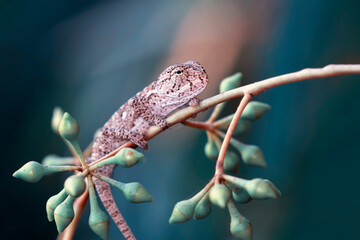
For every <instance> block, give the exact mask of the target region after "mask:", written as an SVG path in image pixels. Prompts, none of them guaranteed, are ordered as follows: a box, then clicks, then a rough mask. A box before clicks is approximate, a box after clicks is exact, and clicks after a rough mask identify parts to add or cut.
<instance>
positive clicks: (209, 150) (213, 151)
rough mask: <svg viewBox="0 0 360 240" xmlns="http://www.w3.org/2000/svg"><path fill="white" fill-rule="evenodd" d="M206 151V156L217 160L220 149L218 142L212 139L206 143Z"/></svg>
mask: <svg viewBox="0 0 360 240" xmlns="http://www.w3.org/2000/svg"><path fill="white" fill-rule="evenodd" d="M204 152H205V155H206V157H208V158H209V159H211V160H216V159H217V157H218V155H219V149H218V147H217V145H216V143H215V142H214V141H213V140H211V139H209V141H208V142H207V143H206V144H205V148H204Z"/></svg>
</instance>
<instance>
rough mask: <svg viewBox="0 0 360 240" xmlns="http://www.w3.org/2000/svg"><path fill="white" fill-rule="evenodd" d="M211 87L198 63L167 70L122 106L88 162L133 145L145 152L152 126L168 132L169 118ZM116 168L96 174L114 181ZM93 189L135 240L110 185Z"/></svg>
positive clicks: (100, 183) (102, 132)
mask: <svg viewBox="0 0 360 240" xmlns="http://www.w3.org/2000/svg"><path fill="white" fill-rule="evenodd" d="M207 84H208V75H207V73H206V72H205V70H204V68H203V67H202V66H201V65H200V63H199V62H197V61H187V62H185V63H182V64H175V65H171V66H169V67H167V68H166V69H165V70H164V71H163V72H162V73H161V74H160V75H159V77H158V79H157V80H156V81H154V82H152V83H151V84H150V85H149V86H147V87H145V88H144V89H143V90H142V91H140V92H138V93H137V94H136V95H135V96H134V97H132V98H130V99H129V100H128V101H127V102H126V103H125V104H124V105H122V106H121V107H120V108H119V109H118V110H117V111H116V112H115V113H114V114H113V115H112V116H111V118H110V119H109V120H108V121H107V122H106V123H105V125H104V126H103V127H102V129H101V130H100V132H99V133H98V135H97V137H96V139H95V141H94V144H93V148H92V154H91V156H90V158H88V159H87V162H88V163H91V162H93V161H95V160H97V159H100V158H101V157H103V156H105V155H107V154H109V153H110V152H112V151H113V150H115V149H117V148H118V147H120V146H121V145H123V144H124V143H126V142H128V141H131V142H132V143H134V144H135V145H136V146H138V147H140V148H142V149H144V150H146V149H147V148H148V143H147V141H146V139H145V134H146V131H147V129H149V128H150V127H151V126H158V127H161V128H162V129H163V130H165V129H167V128H168V124H167V122H166V117H167V116H168V115H170V114H171V113H172V112H174V111H176V110H178V109H180V108H182V107H184V106H197V105H199V102H200V100H199V99H197V98H196V97H197V96H198V95H199V94H200V93H201V92H202V91H203V90H204V89H205V87H206V86H207ZM114 167H115V165H107V166H104V167H101V168H99V169H97V170H95V171H96V173H98V174H101V175H104V176H107V177H111V176H112V172H113V169H114ZM93 180H94V185H95V187H96V190H97V192H98V194H99V197H100V199H101V201H102V203H103V205H104V207H105V208H106V210H107V211H108V213H109V215H110V217H111V218H112V219H113V221H114V222H115V224H116V225H117V226H118V228H119V229H120V231H121V232H122V234H123V235H124V237H125V238H126V239H135V238H134V237H133V234H132V232H131V230H130V228H129V227H128V225H127V223H126V221H125V220H124V218H123V217H122V215H121V213H120V211H119V209H118V207H117V205H116V203H115V201H114V198H113V196H112V194H111V190H110V186H109V184H107V183H105V182H103V181H101V180H99V179H97V178H94V179H93Z"/></svg>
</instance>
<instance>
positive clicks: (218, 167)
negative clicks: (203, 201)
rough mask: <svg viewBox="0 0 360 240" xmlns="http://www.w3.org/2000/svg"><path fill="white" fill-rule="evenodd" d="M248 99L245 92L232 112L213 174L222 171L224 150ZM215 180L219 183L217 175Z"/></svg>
mask: <svg viewBox="0 0 360 240" xmlns="http://www.w3.org/2000/svg"><path fill="white" fill-rule="evenodd" d="M250 99H251V95H250V94H249V93H246V94H245V95H244V97H243V98H242V99H241V101H240V104H239V106H238V108H237V109H236V112H235V114H234V117H233V119H232V120H231V122H230V126H229V128H228V129H227V131H226V135H225V138H224V141H223V143H222V144H221V148H220V152H219V156H218V159H217V161H216V171H215V176H221V175H222V174H223V173H224V159H225V154H226V150H227V148H228V146H229V143H230V140H231V136H232V135H233V133H234V130H235V127H236V124H237V123H238V121H239V118H240V116H241V113H242V112H243V111H244V109H245V107H246V105H247V104H248V102H249V101H250ZM216 182H217V183H219V178H218V177H217V178H216Z"/></svg>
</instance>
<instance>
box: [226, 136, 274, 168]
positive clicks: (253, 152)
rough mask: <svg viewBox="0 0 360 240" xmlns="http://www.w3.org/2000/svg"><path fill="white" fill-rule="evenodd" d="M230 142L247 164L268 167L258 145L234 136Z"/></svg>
mask: <svg viewBox="0 0 360 240" xmlns="http://www.w3.org/2000/svg"><path fill="white" fill-rule="evenodd" d="M230 144H231V145H232V146H233V147H234V148H236V149H237V150H238V151H239V153H240V155H241V158H242V160H243V161H244V163H245V164H246V165H249V166H255V167H264V168H265V167H267V164H266V162H265V158H264V155H263V153H262V151H261V149H260V148H259V147H258V146H255V145H246V144H244V143H241V142H239V141H237V140H235V139H233V138H232V139H231V140H230Z"/></svg>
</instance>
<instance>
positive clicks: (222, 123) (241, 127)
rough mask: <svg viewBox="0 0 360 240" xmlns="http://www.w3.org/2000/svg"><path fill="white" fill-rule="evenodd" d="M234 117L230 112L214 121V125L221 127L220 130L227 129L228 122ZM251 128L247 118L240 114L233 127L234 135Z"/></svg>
mask: <svg viewBox="0 0 360 240" xmlns="http://www.w3.org/2000/svg"><path fill="white" fill-rule="evenodd" d="M233 117H234V114H231V115H229V116H227V117H224V118H222V119H219V120H218V121H216V122H215V123H214V127H216V128H218V129H221V130H227V129H228V128H229V125H230V122H231V121H232V119H233ZM250 128H251V122H250V121H249V120H247V119H244V118H242V115H241V117H240V119H239V121H238V122H237V123H236V126H235V129H234V135H239V134H244V133H246V132H248V131H249V130H250Z"/></svg>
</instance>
